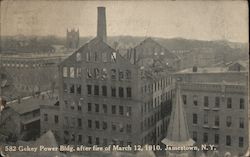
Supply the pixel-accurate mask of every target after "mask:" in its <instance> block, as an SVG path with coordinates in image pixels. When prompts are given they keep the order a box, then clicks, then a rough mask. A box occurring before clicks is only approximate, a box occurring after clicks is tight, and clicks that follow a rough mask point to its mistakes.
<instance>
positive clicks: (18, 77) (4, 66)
mask: <svg viewBox="0 0 250 157" xmlns="http://www.w3.org/2000/svg"><path fill="white" fill-rule="evenodd" d="M66 56H67V55H59V54H52V55H44V54H43V55H39V54H35V55H30V54H26V53H21V54H19V55H1V56H0V57H1V63H0V69H1V72H0V73H1V76H2V80H1V96H5V97H9V98H8V99H17V97H18V96H21V97H22V96H27V95H32V94H35V93H36V92H41V91H46V90H53V88H56V87H57V81H56V80H57V79H58V66H57V65H58V64H59V63H60V62H61V61H62V60H63V59H64V58H65V57H66Z"/></svg>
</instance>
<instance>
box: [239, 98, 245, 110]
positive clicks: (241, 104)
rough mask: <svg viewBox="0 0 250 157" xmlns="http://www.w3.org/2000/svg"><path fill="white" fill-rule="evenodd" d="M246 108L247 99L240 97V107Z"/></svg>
mask: <svg viewBox="0 0 250 157" xmlns="http://www.w3.org/2000/svg"><path fill="white" fill-rule="evenodd" d="M244 108H245V101H244V99H243V98H240V109H244Z"/></svg>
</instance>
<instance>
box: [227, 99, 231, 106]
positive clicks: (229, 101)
mask: <svg viewBox="0 0 250 157" xmlns="http://www.w3.org/2000/svg"><path fill="white" fill-rule="evenodd" d="M227 108H232V98H227Z"/></svg>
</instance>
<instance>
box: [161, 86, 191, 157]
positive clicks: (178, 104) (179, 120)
mask: <svg viewBox="0 0 250 157" xmlns="http://www.w3.org/2000/svg"><path fill="white" fill-rule="evenodd" d="M182 104H183V102H182V98H181V94H180V87H179V83H177V84H176V94H175V105H174V106H173V109H172V112H171V117H170V123H169V126H168V133H167V137H166V138H164V139H163V140H162V143H164V144H165V145H167V146H169V147H180V146H192V145H193V144H194V141H193V140H192V139H191V138H190V136H189V130H188V126H187V120H186V115H185V112H184V109H183V105H182ZM168 153H169V157H179V156H181V157H188V156H189V154H188V151H178V152H177V151H176V152H175V151H169V152H168Z"/></svg>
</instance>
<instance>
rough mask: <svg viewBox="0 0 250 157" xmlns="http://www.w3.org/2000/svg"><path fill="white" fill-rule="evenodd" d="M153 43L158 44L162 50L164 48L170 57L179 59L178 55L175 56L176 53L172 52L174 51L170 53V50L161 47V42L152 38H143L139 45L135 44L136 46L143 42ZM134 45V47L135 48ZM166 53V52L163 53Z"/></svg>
mask: <svg viewBox="0 0 250 157" xmlns="http://www.w3.org/2000/svg"><path fill="white" fill-rule="evenodd" d="M148 42H149V43H150V42H151V43H154V44H156V45H158V46H160V47H161V48H163V49H164V50H165V52H167V54H168V55H170V56H171V57H173V58H176V59H180V57H179V56H177V55H176V54H174V53H172V52H170V51H169V50H168V49H166V48H165V47H163V46H162V45H161V44H159V43H158V42H156V41H155V40H154V39H152V38H150V37H149V38H146V39H145V40H143V41H142V42H141V43H140V44H139V45H137V46H136V47H138V46H140V45H143V44H145V43H148ZM136 47H135V48H136ZM165 55H166V54H165Z"/></svg>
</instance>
